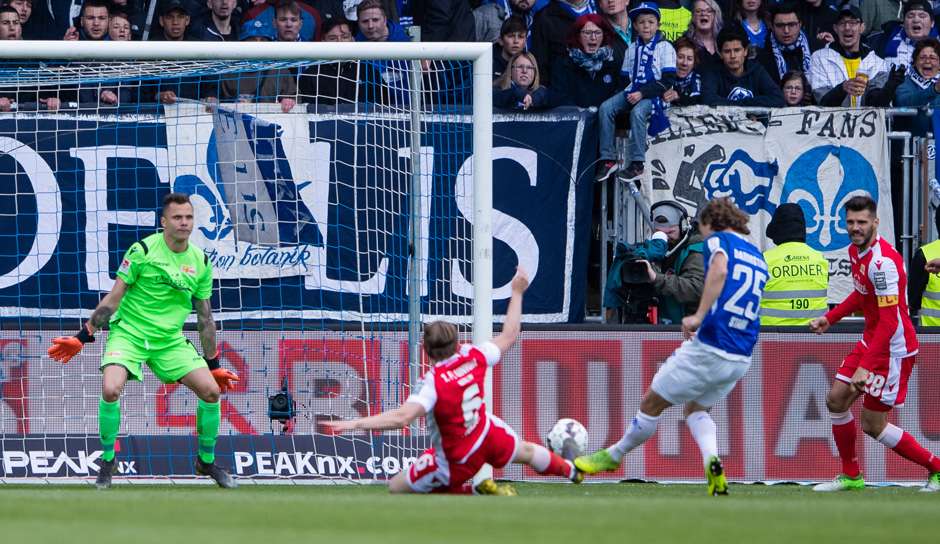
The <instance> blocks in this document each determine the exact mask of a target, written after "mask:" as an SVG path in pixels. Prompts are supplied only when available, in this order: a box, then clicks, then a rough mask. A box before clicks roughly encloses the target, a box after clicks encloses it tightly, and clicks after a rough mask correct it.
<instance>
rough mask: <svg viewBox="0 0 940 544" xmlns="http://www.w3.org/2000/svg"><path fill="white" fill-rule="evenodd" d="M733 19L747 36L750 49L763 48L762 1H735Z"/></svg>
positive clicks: (764, 14) (764, 42) (764, 18)
mask: <svg viewBox="0 0 940 544" xmlns="http://www.w3.org/2000/svg"><path fill="white" fill-rule="evenodd" d="M732 13H733V15H732V16H733V17H734V20H735V21H738V24H740V25H741V28H742V29H744V32H745V33H746V34H747V38H748V40H749V42H748V43H750V45H751V47H764V45H765V44H766V42H767V25H766V23H764V21H766V20H767V11H766V6H765V5H764V0H735V1H734V10H732Z"/></svg>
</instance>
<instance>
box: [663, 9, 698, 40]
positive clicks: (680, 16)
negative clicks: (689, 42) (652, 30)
mask: <svg viewBox="0 0 940 544" xmlns="http://www.w3.org/2000/svg"><path fill="white" fill-rule="evenodd" d="M656 4H657V5H658V6H659V16H660V22H659V31H660V32H662V33H663V36H665V37H666V39H667V40H669V41H674V40H676V39H677V38H679V37H680V36H682V35H683V34H685V31H686V30H688V29H689V22H691V21H692V12H691V11H689V10H688V9H687V8H686V7H685V6H683V5H682V4H681V3H680V2H679V0H657V1H656Z"/></svg>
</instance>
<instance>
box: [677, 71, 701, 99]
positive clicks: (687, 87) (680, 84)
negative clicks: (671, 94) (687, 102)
mask: <svg viewBox="0 0 940 544" xmlns="http://www.w3.org/2000/svg"><path fill="white" fill-rule="evenodd" d="M676 92H678V93H679V94H680V95H684V96H688V97H693V96H701V94H702V76H700V75H699V74H698V72H696V71H695V70H692V71H691V72H689V75H687V76H685V77H677V78H676Z"/></svg>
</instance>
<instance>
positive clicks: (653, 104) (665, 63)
mask: <svg viewBox="0 0 940 544" xmlns="http://www.w3.org/2000/svg"><path fill="white" fill-rule="evenodd" d="M630 19H631V20H632V21H633V43H631V44H630V48H629V49H628V50H627V56H626V58H625V59H624V61H623V68H622V69H621V72H622V73H625V74H627V77H628V79H627V81H626V83H627V84H628V86H627V88H626V89H624V91H623V92H619V93H616V94H614V95H613V96H611V97H610V98H609V99H607V100H606V101H605V102H604V103H603V104H601V107H600V111H599V112H598V124H599V125H600V126H599V133H600V148H601V151H600V160H601V163H600V166H599V167H598V172H597V177H596V178H595V179H596V180H597V181H605V180H606V179H607V178H609V177H610V176H612V175H613V174H614V173H615V172H616V171H617V170H619V169H620V166H619V163H618V161H617V142H616V141H615V139H614V126H615V125H614V123H615V120H616V117H617V115H618V114H619V113H620V112H622V111H629V112H630V134H629V136H628V138H627V160H628V161H630V164H629V165H628V166H627V167H626V169H625V171H624V174H625V176H626V177H627V178H635V177H638V176H640V175H641V174H643V162H644V160H645V159H646V149H647V146H648V145H649V143H648V142H647V135H654V136H655V135H656V134H658V133H659V132H661V131H662V130H663V129H665V128H666V127H668V126H669V119H668V118H667V117H666V114H665V103H664V102H663V100H662V96H663V94H664V93H665V92H666V91H667V90H669V89H670V88H671V87H672V85H673V83H674V82H675V79H676V51H675V49H673V48H672V44H670V43H669V42H668V41H666V39H665V37H663V35H662V33H661V32H659V8H657V7H656V4H655V3H653V2H643V3H641V4H639V5H638V6H637V7H635V8H633V9H631V10H630Z"/></svg>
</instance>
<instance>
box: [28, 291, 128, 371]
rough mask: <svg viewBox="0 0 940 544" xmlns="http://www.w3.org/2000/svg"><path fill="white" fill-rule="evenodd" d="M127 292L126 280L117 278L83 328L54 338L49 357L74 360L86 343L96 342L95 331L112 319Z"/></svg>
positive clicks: (63, 361) (60, 360)
mask: <svg viewBox="0 0 940 544" xmlns="http://www.w3.org/2000/svg"><path fill="white" fill-rule="evenodd" d="M126 292H127V284H126V283H124V280H122V279H121V278H118V279H116V280H115V281H114V287H113V288H111V292H110V293H108V294H107V295H105V296H104V298H103V299H101V302H99V303H98V306H96V307H95V311H94V312H92V313H91V317H90V318H89V319H88V321H86V322H85V324H84V325H82V328H81V330H79V331H78V332H77V333H76V334H75V335H74V336H60V337H58V338H53V339H52V346H50V347H49V349H48V351H47V353H48V354H49V357H51V358H53V359H55V360H56V361H59V362H60V363H63V364H65V363H67V362H69V361H70V360H72V357H75V356H76V355H78V352H80V351H82V348H83V347H84V346H85V344H88V343H90V342H94V341H95V336H94V335H95V332H97V331H98V330H100V329H101V328H102V327H104V326H105V325H107V324H108V322H109V321H111V316H112V315H113V314H114V312H116V311H117V309H118V306H119V305H120V304H121V299H122V298H124V293H126Z"/></svg>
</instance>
